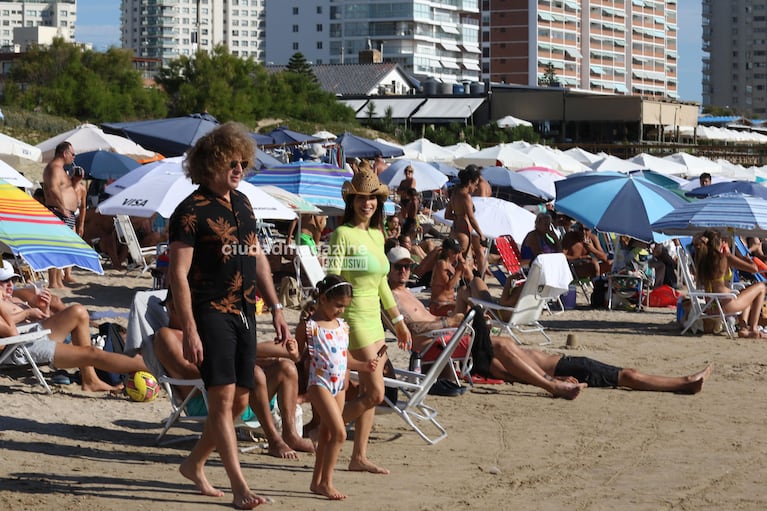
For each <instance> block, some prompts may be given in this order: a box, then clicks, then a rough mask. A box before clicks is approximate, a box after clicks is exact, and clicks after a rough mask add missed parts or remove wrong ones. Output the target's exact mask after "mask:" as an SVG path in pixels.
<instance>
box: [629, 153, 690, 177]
mask: <svg viewBox="0 0 767 511" xmlns="http://www.w3.org/2000/svg"><path fill="white" fill-rule="evenodd" d="M628 161H630V162H632V163H636V164H637V165H641V166H642V168H643V169H649V170H654V171H655V172H657V173H659V174H663V175H666V176H682V175H684V174H687V167H685V166H684V165H680V164H678V163H676V162H674V161H671V160H666V159H665V158H659V157H657V156H653V155H651V154H647V153H640V154H637V155H636V156H634V157H633V158H629V159H628Z"/></svg>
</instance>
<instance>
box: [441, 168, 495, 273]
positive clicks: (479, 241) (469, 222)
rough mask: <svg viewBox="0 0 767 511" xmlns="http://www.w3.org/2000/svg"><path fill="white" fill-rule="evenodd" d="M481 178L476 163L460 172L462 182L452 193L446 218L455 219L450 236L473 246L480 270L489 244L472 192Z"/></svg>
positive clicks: (459, 177) (475, 259)
mask: <svg viewBox="0 0 767 511" xmlns="http://www.w3.org/2000/svg"><path fill="white" fill-rule="evenodd" d="M479 178H480V172H479V169H478V168H477V166H476V165H468V166H467V167H466V168H465V169H464V170H462V171H460V172H459V173H458V179H459V180H460V182H459V183H458V184H457V185H456V187H455V189H454V190H453V193H452V194H451V195H450V202H448V204H447V211H446V212H445V218H447V219H448V220H452V221H453V227H452V229H451V230H450V237H451V238H454V239H457V240H458V241H459V242H460V243H461V246H464V247H467V246H471V249H472V252H473V254H474V265H475V266H476V268H477V270H478V271H482V270H483V269H484V267H485V249H484V248H483V245H487V238H485V235H484V234H482V229H480V227H479V222H477V219H476V217H475V216H474V203H473V202H472V200H471V195H472V193H474V191H475V190H476V189H477V186H478V185H479ZM469 244H470V245H469Z"/></svg>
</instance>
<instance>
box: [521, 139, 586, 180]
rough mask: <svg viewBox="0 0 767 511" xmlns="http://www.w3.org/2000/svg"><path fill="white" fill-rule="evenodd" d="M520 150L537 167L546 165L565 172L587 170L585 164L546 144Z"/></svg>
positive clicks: (571, 172)
mask: <svg viewBox="0 0 767 511" xmlns="http://www.w3.org/2000/svg"><path fill="white" fill-rule="evenodd" d="M522 152H523V153H525V154H527V155H528V156H529V157H530V158H532V159H533V160H534V161H535V166H537V167H548V168H550V169H555V170H559V171H560V172H564V173H566V174H573V173H575V172H584V171H586V170H589V168H588V167H587V166H586V165H584V164H583V163H581V162H579V161H578V160H576V159H575V158H573V157H572V156H570V155H568V154H565V153H564V152H562V151H559V152H557V151H555V150H553V149H551V148H549V147H546V146H542V145H532V146H530V147H528V148H526V149H522Z"/></svg>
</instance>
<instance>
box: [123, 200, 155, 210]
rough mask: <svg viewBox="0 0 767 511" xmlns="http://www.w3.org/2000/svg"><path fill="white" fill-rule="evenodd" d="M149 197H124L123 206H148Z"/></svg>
mask: <svg viewBox="0 0 767 511" xmlns="http://www.w3.org/2000/svg"><path fill="white" fill-rule="evenodd" d="M147 202H149V199H124V200H123V206H136V207H137V208H140V207H143V206H146V203H147Z"/></svg>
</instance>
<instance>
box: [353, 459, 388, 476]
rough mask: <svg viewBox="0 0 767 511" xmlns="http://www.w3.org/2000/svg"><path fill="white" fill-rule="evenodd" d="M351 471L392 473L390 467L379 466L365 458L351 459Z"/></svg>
mask: <svg viewBox="0 0 767 511" xmlns="http://www.w3.org/2000/svg"><path fill="white" fill-rule="evenodd" d="M349 471H350V472H370V473H371V474H390V473H391V472H389V470H388V469H386V468H383V467H379V466H378V465H375V464H373V463H371V461H370V460H368V459H363V460H351V461H350V462H349Z"/></svg>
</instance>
